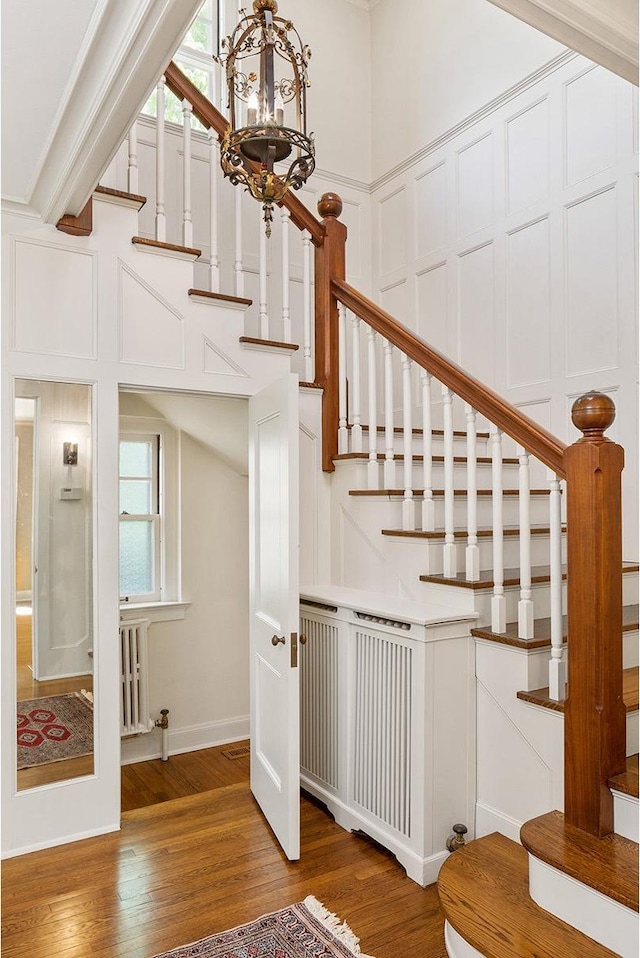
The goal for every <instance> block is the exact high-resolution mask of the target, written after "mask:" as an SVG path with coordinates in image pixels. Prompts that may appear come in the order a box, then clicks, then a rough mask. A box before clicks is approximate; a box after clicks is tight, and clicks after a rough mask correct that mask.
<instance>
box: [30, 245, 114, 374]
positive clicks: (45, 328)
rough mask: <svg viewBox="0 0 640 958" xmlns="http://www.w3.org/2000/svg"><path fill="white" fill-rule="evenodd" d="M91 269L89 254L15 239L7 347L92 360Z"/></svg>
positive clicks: (94, 320)
mask: <svg viewBox="0 0 640 958" xmlns="http://www.w3.org/2000/svg"><path fill="white" fill-rule="evenodd" d="M97 268H98V264H97V256H96V254H95V253H94V252H92V251H91V250H84V249H77V248H71V247H66V246H62V245H59V244H57V243H55V242H52V243H50V244H49V243H46V242H44V243H43V242H38V241H37V240H32V239H15V240H14V241H13V276H12V281H13V290H12V291H13V315H12V347H13V348H14V349H17V350H20V351H23V352H33V353H53V354H55V355H59V356H75V357H79V358H81V359H95V358H96V326H97Z"/></svg>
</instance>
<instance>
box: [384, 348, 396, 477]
mask: <svg viewBox="0 0 640 958" xmlns="http://www.w3.org/2000/svg"><path fill="white" fill-rule="evenodd" d="M393 425H394V423H393V346H392V345H391V343H390V342H388V340H386V339H385V340H384V478H383V483H384V488H385V489H395V485H396V463H395V460H394V458H393V444H394V432H393Z"/></svg>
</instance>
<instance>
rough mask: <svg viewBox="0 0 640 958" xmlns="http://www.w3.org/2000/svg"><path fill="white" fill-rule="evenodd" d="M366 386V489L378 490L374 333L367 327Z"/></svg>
mask: <svg viewBox="0 0 640 958" xmlns="http://www.w3.org/2000/svg"><path fill="white" fill-rule="evenodd" d="M367 360H368V367H369V368H368V377H367V378H368V385H369V409H368V416H369V462H368V464H367V488H369V489H378V488H379V482H380V470H379V469H378V428H377V422H378V393H377V389H378V387H377V383H376V333H375V330H373V329H371V327H369V332H368V342H367Z"/></svg>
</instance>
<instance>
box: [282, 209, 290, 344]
mask: <svg viewBox="0 0 640 958" xmlns="http://www.w3.org/2000/svg"><path fill="white" fill-rule="evenodd" d="M290 218H291V214H290V213H289V210H288V209H287V208H286V206H283V207H282V209H281V211H280V221H281V223H282V341H283V342H284V343H290V342H291V309H290V306H289V283H290V277H289V220H290Z"/></svg>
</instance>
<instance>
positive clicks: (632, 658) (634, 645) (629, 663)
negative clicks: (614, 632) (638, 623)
mask: <svg viewBox="0 0 640 958" xmlns="http://www.w3.org/2000/svg"><path fill="white" fill-rule="evenodd" d="M622 648H623V650H624V651H623V656H624V667H625V669H632V668H637V666H638V658H639V656H638V630H637V629H635V630H634V631H633V632H624V633H623V635H622Z"/></svg>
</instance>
